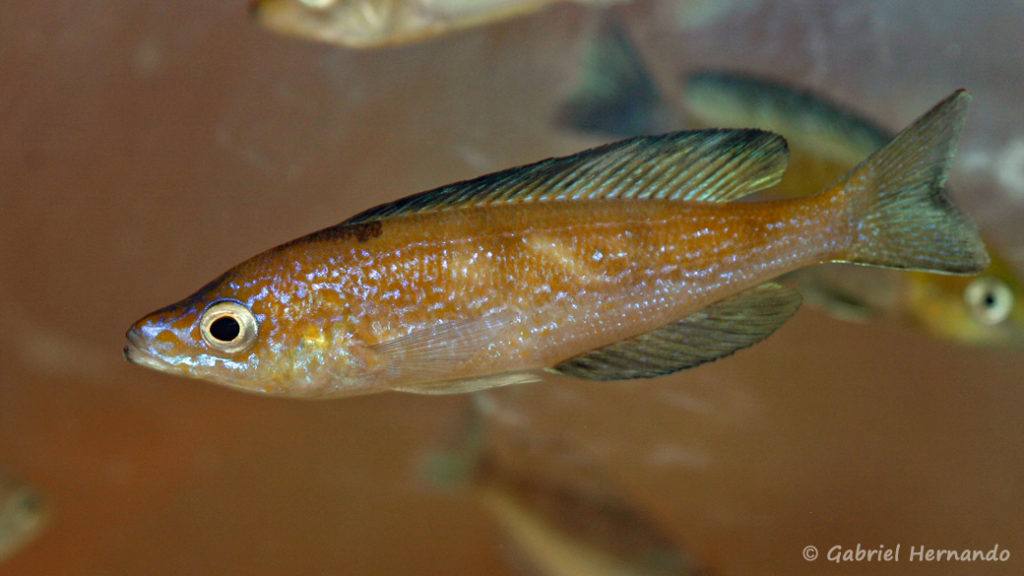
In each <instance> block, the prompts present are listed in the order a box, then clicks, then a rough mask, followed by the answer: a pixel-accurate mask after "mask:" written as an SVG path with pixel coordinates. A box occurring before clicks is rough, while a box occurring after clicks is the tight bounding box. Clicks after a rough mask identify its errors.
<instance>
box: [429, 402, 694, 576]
mask: <svg viewBox="0 0 1024 576" xmlns="http://www.w3.org/2000/svg"><path fill="white" fill-rule="evenodd" d="M482 412H483V410H481V409H480V408H479V403H473V404H472V405H471V406H470V408H469V409H468V410H467V411H466V412H464V416H463V419H462V420H463V422H461V423H460V427H461V428H462V431H461V432H460V434H462V435H464V437H463V438H461V439H460V438H459V437H458V436H457V437H456V438H455V439H454V442H448V443H447V444H448V445H447V446H445V447H444V448H443V449H442V450H440V451H437V452H434V453H432V454H429V455H428V457H427V458H426V460H425V462H424V464H425V466H424V467H423V469H422V470H421V472H422V473H423V475H424V478H425V480H426V481H427V482H428V484H430V485H431V486H433V487H434V488H436V489H443V490H446V491H449V492H460V491H461V492H465V493H468V494H469V495H471V496H472V497H473V499H474V500H475V501H476V502H477V503H479V504H480V506H481V507H482V508H483V509H484V510H486V511H487V512H488V513H489V514H490V516H491V518H493V519H494V521H495V523H496V524H497V525H498V527H499V528H500V531H501V535H502V537H503V541H505V542H507V543H508V546H507V547H505V551H506V554H504V556H505V557H506V561H507V563H508V564H509V566H510V567H511V568H513V569H517V570H518V571H519V572H522V573H527V574H537V575H540V576H572V575H578V574H586V575H588V576H629V575H634V574H635V575H637V576H639V575H647V576H655V575H659V576H670V575H674V576H709V575H710V574H712V572H711V570H710V569H708V568H707V567H705V566H704V564H703V563H701V562H700V561H699V560H698V559H697V558H695V557H694V555H693V554H692V553H691V552H690V551H688V550H687V549H685V547H683V546H682V545H680V544H679V542H678V541H677V540H676V539H675V538H674V537H673V536H672V535H671V534H670V533H669V532H668V531H667V530H666V529H665V528H664V527H663V526H661V525H660V524H659V523H658V522H656V521H655V520H654V519H653V518H651V517H650V514H648V513H645V511H644V510H643V509H642V508H641V507H639V506H638V505H636V504H635V503H634V502H631V501H630V500H629V498H627V497H626V495H625V492H624V491H623V490H621V489H618V487H616V486H614V485H613V483H612V482H611V481H610V480H609V479H608V478H607V477H606V476H605V475H604V474H602V473H601V470H600V469H599V467H598V466H597V465H596V462H594V461H593V458H590V457H588V456H587V455H585V454H581V453H580V452H579V451H573V454H572V462H571V463H568V464H567V463H566V462H565V461H566V460H568V458H565V457H560V456H559V454H558V453H557V452H558V447H554V446H550V445H551V444H552V442H551V441H546V442H541V443H542V444H545V445H544V446H541V447H539V448H538V447H536V446H531V448H529V450H531V452H530V453H529V454H528V455H527V457H522V455H521V454H520V455H517V456H516V457H515V458H514V461H510V460H509V457H508V456H507V455H506V456H505V457H504V458H503V457H502V454H501V451H502V450H501V449H499V446H498V444H499V442H498V441H496V440H494V439H493V438H490V437H489V436H488V433H487V419H486V417H485V415H484V414H483V413H482ZM516 440H517V441H518V442H519V443H520V444H522V443H530V444H533V445H536V444H538V443H539V442H538V441H537V439H536V438H522V437H517V438H516ZM501 448H503V449H504V451H505V452H508V451H509V450H512V451H516V450H517V449H518V450H519V451H521V450H522V448H519V447H515V446H513V447H508V446H502V447H501ZM537 452H544V453H545V454H544V456H545V457H549V458H553V459H554V460H556V461H558V462H559V466H558V468H559V471H560V472H561V473H560V474H556V473H553V471H552V470H551V467H550V466H542V465H539V464H538V463H537V461H538V460H540V459H541V457H539V456H538V455H537ZM563 452H564V448H563Z"/></svg>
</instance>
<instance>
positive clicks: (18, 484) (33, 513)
mask: <svg viewBox="0 0 1024 576" xmlns="http://www.w3.org/2000/svg"><path fill="white" fill-rule="evenodd" d="M48 519H49V506H48V504H47V502H46V500H45V499H44V498H43V497H42V496H41V495H40V494H39V493H38V492H37V491H36V490H35V489H34V488H32V487H31V486H29V485H28V484H26V483H25V482H23V481H22V480H21V479H19V478H17V477H15V476H14V475H13V474H12V473H10V472H8V471H7V470H4V469H2V468H0V562H3V561H4V560H6V559H7V558H10V557H11V556H13V555H14V553H15V552H17V551H18V550H20V549H21V548H22V547H24V546H25V545H26V544H28V543H29V542H31V541H32V540H33V539H34V538H35V537H36V536H38V535H39V533H40V532H41V531H42V530H43V528H44V527H45V526H46V522H47V520H48Z"/></svg>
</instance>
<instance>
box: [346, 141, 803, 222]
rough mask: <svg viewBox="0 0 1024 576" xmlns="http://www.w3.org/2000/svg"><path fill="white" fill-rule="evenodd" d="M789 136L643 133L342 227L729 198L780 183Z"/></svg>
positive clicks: (423, 197) (433, 193) (377, 211)
mask: <svg viewBox="0 0 1024 576" xmlns="http://www.w3.org/2000/svg"><path fill="white" fill-rule="evenodd" d="M787 158H788V151H787V148H786V141H785V139H783V138H782V137H781V136H779V135H777V134H772V133H770V132H764V131H762V130H702V131H691V132H672V133H669V134H662V135H660V136H641V137H637V138H630V139H627V140H621V141H619V142H613V143H611V144H607V145H605V146H600V147H598V148H593V149H590V150H585V151H583V152H580V153H578V154H574V155H572V156H565V157H561V158H550V159H548V160H542V161H540V162H536V163H534V164H529V165H526V166H521V167H518V168H511V169H509V170H504V171H501V172H496V173H494V174H489V175H486V176H481V177H479V178H476V179H473V180H466V181H463V182H457V183H455V184H451V185H449V186H445V187H442V188H437V189H434V190H429V191H427V192H421V193H419V194H415V195H413V196H409V197H406V198H403V199H401V200H397V201H395V202H392V203H390V204H384V205H382V206H378V207H376V208H371V209H369V210H367V211H365V212H362V213H361V214H358V215H356V216H354V217H353V218H351V219H349V220H347V221H345V222H343V223H342V224H340V225H339V226H347V225H353V224H357V223H363V222H372V221H378V220H383V219H385V218H389V217H392V216H398V215H404V214H413V213H419V212H434V211H440V210H449V209H455V208H465V207H472V206H488V205H494V204H508V203H513V202H545V201H556V200H596V199H602V198H635V199H647V198H659V199H669V200H686V201H694V202H728V201H731V200H735V199H737V198H741V197H743V196H746V195H747V194H750V193H753V192H756V191H757V190H761V189H763V188H766V187H769V186H772V185H774V184H776V183H777V182H778V181H779V180H780V179H781V178H782V173H783V172H784V171H785V169H786V163H787Z"/></svg>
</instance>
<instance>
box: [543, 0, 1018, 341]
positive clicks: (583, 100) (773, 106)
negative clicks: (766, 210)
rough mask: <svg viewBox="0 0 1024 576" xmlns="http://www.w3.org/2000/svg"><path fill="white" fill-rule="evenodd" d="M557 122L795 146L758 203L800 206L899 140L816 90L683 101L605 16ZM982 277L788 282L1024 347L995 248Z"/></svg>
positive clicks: (754, 87) (1012, 273)
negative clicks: (686, 129)
mask: <svg viewBox="0 0 1024 576" xmlns="http://www.w3.org/2000/svg"><path fill="white" fill-rule="evenodd" d="M555 122H556V123H557V124H559V125H561V126H563V127H566V128H570V129H572V130H576V131H582V132H591V133H599V134H602V135H609V136H613V137H620V138H621V137H626V136H634V135H637V134H643V133H648V132H652V131H654V132H657V131H665V130H673V129H678V128H679V127H681V126H686V125H689V126H696V127H711V126H715V127H720V128H759V129H762V130H769V131H772V132H776V133H778V134H781V135H782V136H784V137H785V138H786V139H787V142H788V144H789V168H788V169H787V171H786V176H785V177H784V178H783V179H782V181H781V182H779V183H778V184H777V185H776V186H774V187H772V188H770V189H766V190H763V191H761V192H759V193H757V194H758V196H759V197H761V198H800V197H803V196H806V195H808V194H813V193H814V192H815V191H817V190H820V189H822V188H823V187H825V186H828V185H829V184H831V183H832V182H835V181H836V179H838V178H840V177H842V176H843V175H844V174H846V173H847V172H848V171H849V170H851V169H852V168H853V167H854V166H856V165H857V163H858V162H860V161H861V160H862V159H863V158H865V157H866V156H868V155H870V154H871V153H873V152H874V151H876V150H878V149H880V148H882V147H883V146H885V145H886V144H887V143H888V142H889V141H890V140H891V139H892V136H893V134H892V132H891V131H889V130H887V129H886V128H884V127H883V126H881V125H879V124H878V123H876V122H874V121H872V120H871V119H869V118H867V117H866V116H864V115H862V114H859V113H857V112H856V111H854V110H851V109H849V108H847V107H845V106H842V105H839V104H837V103H834V102H831V101H830V100H829V99H827V98H825V97H823V96H821V95H819V94H816V93H814V92H812V91H808V90H800V89H797V88H793V87H791V86H787V85H785V84H782V83H779V82H777V81H773V80H770V79H765V78H760V77H757V76H752V75H749V74H744V73H739V72H726V71H706V72H698V73H695V74H692V75H690V76H689V77H688V78H687V81H686V86H685V90H684V91H683V93H682V96H681V98H678V99H669V98H668V97H667V96H666V94H665V93H663V92H662V91H660V90H659V89H658V86H657V84H656V83H655V81H654V79H653V78H652V75H651V72H650V71H649V70H648V69H647V67H646V66H645V64H644V62H643V60H642V59H641V58H640V56H639V54H638V53H637V51H636V49H635V48H634V47H633V45H632V43H631V42H630V40H629V37H628V35H627V34H626V33H625V31H624V30H623V29H622V27H621V26H620V25H619V24H618V22H617V21H615V20H614V19H612V18H605V19H603V20H602V25H601V27H600V28H599V29H598V31H597V35H596V38H595V41H594V42H593V44H592V45H591V48H590V50H588V52H587V53H586V54H585V55H584V62H583V67H582V70H581V72H580V78H579V80H578V82H577V86H576V88H575V90H574V91H573V93H572V94H571V95H570V96H569V97H568V98H567V99H566V101H565V102H564V103H563V105H562V106H560V107H559V111H558V114H557V116H556V118H555ZM990 255H991V259H992V264H991V266H990V267H989V268H988V269H987V270H985V271H984V273H983V274H981V275H980V276H978V277H956V276H949V275H940V274H932V273H928V272H920V271H915V272H911V273H900V272H896V271H893V270H883V269H879V268H864V267H851V266H842V265H825V266H817V267H813V268H806V269H803V270H800V271H797V272H794V273H792V274H790V275H788V276H787V277H786V278H785V279H784V282H785V283H786V284H787V285H790V286H794V287H796V288H797V289H798V290H799V291H800V293H801V294H802V295H803V297H804V300H805V302H807V303H808V304H811V305H812V306H815V307H817V308H820V309H822V310H824V311H826V312H827V313H829V314H830V315H832V316H834V317H836V318H839V319H842V320H848V321H866V320H870V319H872V318H876V317H891V318H897V319H900V320H902V321H904V322H906V323H908V324H910V325H912V326H915V327H917V328H919V329H921V330H922V331H924V332H925V333H927V334H929V335H931V336H934V337H938V338H942V339H945V340H948V341H951V342H956V343H958V344H962V345H977V346H990V347H1020V346H1024V306H1022V305H1021V302H1024V281H1022V278H1021V276H1020V273H1019V271H1017V270H1015V269H1014V267H1013V266H1011V265H1010V264H1009V263H1008V262H1007V260H1006V258H1004V257H1003V256H1002V255H1001V254H1000V253H999V252H998V251H996V250H992V249H991V247H990Z"/></svg>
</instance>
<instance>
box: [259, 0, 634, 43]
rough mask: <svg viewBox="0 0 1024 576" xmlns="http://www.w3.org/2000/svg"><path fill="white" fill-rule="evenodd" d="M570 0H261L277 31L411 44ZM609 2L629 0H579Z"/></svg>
mask: <svg viewBox="0 0 1024 576" xmlns="http://www.w3.org/2000/svg"><path fill="white" fill-rule="evenodd" d="M563 1H565V0H255V2H254V3H253V4H252V15H253V18H254V19H255V20H256V22H258V23H259V24H260V25H261V26H263V27H265V28H267V29H269V30H272V31H274V32H277V33H280V34H285V35H289V36H295V37H299V38H303V39H306V40H313V41H317V42H325V43H328V44H336V45H339V46H346V47H349V48H374V47H379V46H388V45H399V44H409V43H413V42H420V41H424V40H428V39H431V38H435V37H437V36H442V35H444V34H448V33H450V32H454V31H456V30H461V29H465V28H472V27H475V26H482V25H485V24H490V23H494V22H498V21H501V20H505V19H509V18H515V17H519V16H524V15H526V14H530V13H532V12H536V11H538V10H540V9H542V8H544V7H546V6H548V5H550V4H555V3H558V2H563ZM573 1H574V2H576V3H579V4H590V5H598V6H606V5H609V4H612V3H615V2H621V1H623V0H573Z"/></svg>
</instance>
